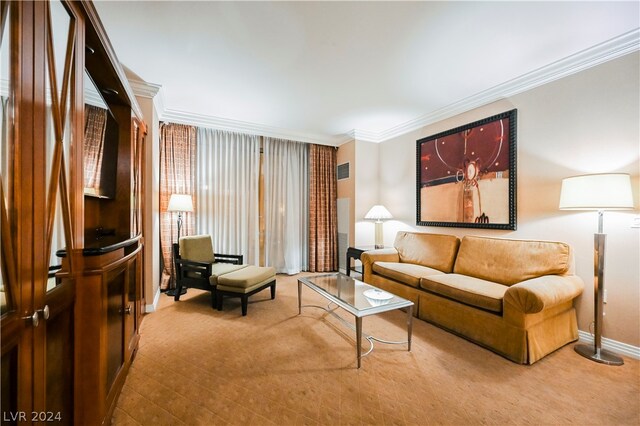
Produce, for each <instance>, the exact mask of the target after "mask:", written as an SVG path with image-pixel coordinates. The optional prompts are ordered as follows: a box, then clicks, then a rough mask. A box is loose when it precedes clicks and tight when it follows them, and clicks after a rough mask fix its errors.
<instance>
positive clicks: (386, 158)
mask: <svg viewBox="0 0 640 426" xmlns="http://www.w3.org/2000/svg"><path fill="white" fill-rule="evenodd" d="M639 57H640V54H638V53H634V54H631V55H627V56H625V57H622V58H619V59H616V60H614V61H610V62H608V63H605V64H602V65H599V66H597V67H594V68H591V69H588V70H586V71H583V72H581V73H578V74H574V75H572V76H569V77H566V78H563V79H561V80H557V81H555V82H552V83H549V84H546V85H544V86H541V87H538V88H535V89H532V90H530V91H527V92H524V93H521V94H519V95H516V96H513V97H510V98H508V99H504V100H501V101H498V102H495V103H492V104H490V105H486V106H484V107H481V108H477V109H474V110H472V111H469V112H467V113H464V114H460V115H458V116H455V117H452V118H450V119H447V120H443V121H441V122H438V123H435V124H433V125H429V126H426V127H424V128H422V129H419V130H417V131H414V132H411V133H408V134H405V135H403V136H400V137H398V138H395V139H392V140H389V141H386V142H383V143H382V144H380V152H379V158H380V163H379V171H380V181H379V191H380V202H381V203H383V204H384V205H385V206H386V207H387V208H388V209H389V210H390V211H391V213H392V214H393V215H394V217H395V219H396V220H394V221H389V222H386V223H385V242H386V243H388V242H389V241H392V240H393V238H394V236H395V234H396V232H397V231H398V230H401V229H418V230H419V231H422V232H436V233H453V234H456V235H459V236H463V235H491V236H501V237H511V238H531V239H545V240H558V241H564V242H567V243H569V244H571V246H572V247H573V248H574V250H575V255H576V267H577V274H578V275H579V276H580V277H582V279H583V280H584V282H585V292H584V294H583V295H582V296H581V297H580V298H579V299H578V300H577V303H576V307H577V311H578V323H579V328H580V330H584V331H588V330H589V324H590V322H591V321H592V320H593V284H592V283H593V233H594V232H596V229H597V214H596V213H595V212H568V211H559V210H558V200H559V195H560V183H561V180H562V178H564V177H567V176H572V175H578V174H586V173H598V172H622V173H629V174H631V175H632V177H633V184H634V197H635V203H636V207H637V206H638V204H639V202H640V200H639V197H638V186H639V185H638V178H639V175H640V143H639V141H640V132H639V118H638V117H640V105H639V104H640V100H639V93H640V84H639V82H640V75H639V69H640V63H639ZM513 108H517V109H518V127H517V152H518V162H517V191H518V193H517V203H518V208H517V221H518V229H517V231H494V230H468V229H463V228H436V227H416V226H415V223H416V221H415V215H416V211H415V209H416V193H415V189H416V188H415V184H416V178H415V173H416V172H415V170H416V151H415V150H416V140H418V139H420V138H423V137H426V136H430V135H432V134H435V133H438V132H441V131H444V130H448V129H451V128H454V127H457V126H460V125H464V124H466V123H469V122H472V121H475V120H479V119H482V118H485V117H488V116H490V115H493V114H497V113H500V112H504V111H508V110H510V109H513ZM356 158H357V160H358V170H361V168H362V167H363V166H362V163H360V162H359V160H360V158H361V157H358V156H357V155H356ZM364 164H368V163H364ZM356 190H357V191H359V187H358V186H356ZM637 214H638V210H637V208H636V210H635V211H633V212H606V213H605V224H604V226H605V230H604V232H605V233H607V234H608V237H607V249H606V272H605V282H606V286H605V287H606V289H607V293H608V303H607V304H606V305H605V318H604V334H603V335H604V337H607V338H610V339H614V340H617V341H619V342H623V343H627V344H630V345H633V346H640V266H639V263H640V262H639V259H640V235H639V231H640V229H638V228H631V223H632V220H633V218H634V216H636V215H637ZM356 220H359V218H358V216H357V214H356Z"/></svg>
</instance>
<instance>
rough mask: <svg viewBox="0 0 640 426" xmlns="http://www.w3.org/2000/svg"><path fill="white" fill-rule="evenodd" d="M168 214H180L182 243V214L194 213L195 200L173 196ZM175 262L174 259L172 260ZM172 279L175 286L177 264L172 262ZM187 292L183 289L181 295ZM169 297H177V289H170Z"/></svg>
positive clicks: (186, 196) (168, 291)
mask: <svg viewBox="0 0 640 426" xmlns="http://www.w3.org/2000/svg"><path fill="white" fill-rule="evenodd" d="M167 211H168V212H175V213H178V240H177V242H180V229H181V228H182V213H191V212H193V200H192V199H191V195H187V194H172V195H171V198H169V207H167ZM171 257H172V258H173V249H172V250H171ZM172 260H173V259H172ZM171 278H172V280H173V282H174V284H175V279H176V277H175V262H172V265H171ZM186 292H187V289H186V288H184V287H183V288H182V291H181V292H180V294H185V293H186ZM165 294H166V295H167V296H175V294H176V292H175V288H172V289H169V290H167V291H166V292H165Z"/></svg>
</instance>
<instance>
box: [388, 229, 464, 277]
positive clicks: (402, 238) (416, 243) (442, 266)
mask: <svg viewBox="0 0 640 426" xmlns="http://www.w3.org/2000/svg"><path fill="white" fill-rule="evenodd" d="M393 245H394V247H395V249H396V250H398V254H399V256H400V262H403V263H414V264H416V265H422V266H428V267H429V268H433V269H437V270H438V271H442V272H451V271H452V270H453V264H454V262H455V259H456V253H457V252H458V246H459V245H460V240H459V239H458V237H456V236H454V235H441V234H426V233H423V232H398V234H397V235H396V239H395V242H394V244H393Z"/></svg>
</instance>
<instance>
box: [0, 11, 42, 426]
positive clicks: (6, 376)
mask: <svg viewBox="0 0 640 426" xmlns="http://www.w3.org/2000/svg"><path fill="white" fill-rule="evenodd" d="M32 9H33V5H32V4H26V5H25V4H22V3H19V2H9V1H1V2H0V37H1V38H0V101H1V102H0V106H1V110H0V112H1V114H0V124H1V126H0V132H1V133H0V236H1V240H2V241H1V243H0V330H1V333H2V337H1V338H0V341H1V342H2V371H1V372H0V377H2V388H1V389H0V397H1V406H2V412H3V416H4V415H5V414H4V413H6V416H7V419H5V420H3V424H4V422H6V423H7V424H16V423H17V420H18V418H17V417H18V416H19V414H20V413H21V412H30V411H31V409H32V408H33V398H32V393H33V383H32V378H33V360H32V357H31V356H32V353H33V329H34V322H31V321H27V320H25V319H23V317H29V316H31V315H32V314H33V299H32V293H31V291H32V288H33V287H32V281H33V273H32V271H31V268H29V267H27V266H26V265H25V259H24V258H23V256H26V259H29V258H31V255H32V249H31V247H30V245H29V243H30V242H31V239H32V238H33V232H32V229H31V227H30V223H31V221H30V220H29V219H30V218H31V216H32V214H33V208H32V206H31V204H30V200H29V199H27V197H22V196H21V194H29V193H31V192H32V191H33V180H32V173H31V168H32V167H31V163H32V161H33V157H32V155H31V150H32V148H33V139H32V138H30V137H28V135H23V134H22V133H21V132H20V125H21V121H20V117H21V116H20V115H19V114H18V112H22V111H24V113H25V114H29V113H30V111H29V107H28V105H29V104H30V103H31V99H30V98H29V97H28V96H22V95H21V94H20V93H18V90H19V88H20V87H21V86H20V84H19V83H20V81H19V80H20V79H19V73H20V69H21V67H22V62H23V58H25V57H26V55H29V54H30V53H32V52H33V39H32V38H30V37H29V36H32V34H30V33H29V31H25V32H26V35H25V36H24V37H22V38H20V37H19V34H21V32H23V31H22V29H23V26H24V19H21V16H23V15H24V14H25V13H26V14H29V13H31V10H32ZM22 124H24V123H22ZM16 151H19V152H21V154H22V155H21V156H20V157H17V156H16ZM22 151H24V152H22ZM18 236H20V238H18ZM21 241H25V242H26V243H27V244H19V243H20V242H21ZM23 266H24V267H23Z"/></svg>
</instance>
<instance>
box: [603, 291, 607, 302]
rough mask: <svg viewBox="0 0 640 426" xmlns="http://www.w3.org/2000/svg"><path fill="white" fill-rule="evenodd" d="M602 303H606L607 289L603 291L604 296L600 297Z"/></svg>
mask: <svg viewBox="0 0 640 426" xmlns="http://www.w3.org/2000/svg"><path fill="white" fill-rule="evenodd" d="M602 302H604V303H607V289H606V288H605V289H604V296H603V297H602Z"/></svg>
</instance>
